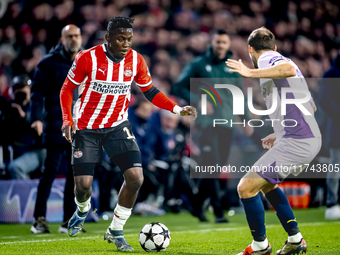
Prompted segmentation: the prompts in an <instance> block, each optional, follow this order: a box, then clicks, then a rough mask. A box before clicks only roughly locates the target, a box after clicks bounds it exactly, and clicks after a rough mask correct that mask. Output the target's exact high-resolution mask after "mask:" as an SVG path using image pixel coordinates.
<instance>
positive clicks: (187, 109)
mask: <svg viewBox="0 0 340 255" xmlns="http://www.w3.org/2000/svg"><path fill="white" fill-rule="evenodd" d="M180 115H181V116H189V115H191V116H192V118H193V119H194V120H195V119H196V118H197V111H196V108H195V107H192V106H184V107H183V108H182V110H181V111H180Z"/></svg>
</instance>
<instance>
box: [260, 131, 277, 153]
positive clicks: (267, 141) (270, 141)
mask: <svg viewBox="0 0 340 255" xmlns="http://www.w3.org/2000/svg"><path fill="white" fill-rule="evenodd" d="M275 140H276V135H275V133H273V134H270V135H268V136H266V137H265V138H263V139H261V141H262V147H263V149H268V150H270V149H271V148H272V147H274V142H275Z"/></svg>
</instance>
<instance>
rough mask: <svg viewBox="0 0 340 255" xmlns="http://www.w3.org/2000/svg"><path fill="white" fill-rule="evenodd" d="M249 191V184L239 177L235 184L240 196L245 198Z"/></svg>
mask: <svg viewBox="0 0 340 255" xmlns="http://www.w3.org/2000/svg"><path fill="white" fill-rule="evenodd" d="M249 191H250V190H249V186H248V185H247V184H246V182H245V181H244V180H243V179H241V180H240V182H239V183H238V185H237V192H238V195H239V196H240V198H247V197H248V195H249Z"/></svg>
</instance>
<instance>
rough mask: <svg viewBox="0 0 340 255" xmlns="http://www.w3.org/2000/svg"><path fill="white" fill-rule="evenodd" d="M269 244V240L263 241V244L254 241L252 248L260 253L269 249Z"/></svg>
mask: <svg viewBox="0 0 340 255" xmlns="http://www.w3.org/2000/svg"><path fill="white" fill-rule="evenodd" d="M268 245H269V243H268V239H267V238H266V240H264V241H262V242H258V241H255V240H253V242H252V243H251V248H253V250H254V251H260V250H264V249H266V248H267V247H268Z"/></svg>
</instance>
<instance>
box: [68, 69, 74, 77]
mask: <svg viewBox="0 0 340 255" xmlns="http://www.w3.org/2000/svg"><path fill="white" fill-rule="evenodd" d="M68 75H69V76H71V78H74V76H75V74H74V72H72V70H70V71H69V72H68Z"/></svg>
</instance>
